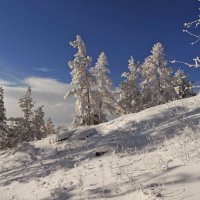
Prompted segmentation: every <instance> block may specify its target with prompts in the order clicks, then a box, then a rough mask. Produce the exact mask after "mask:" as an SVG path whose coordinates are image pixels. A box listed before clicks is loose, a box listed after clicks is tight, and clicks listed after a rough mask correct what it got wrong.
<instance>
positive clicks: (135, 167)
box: [0, 96, 200, 200]
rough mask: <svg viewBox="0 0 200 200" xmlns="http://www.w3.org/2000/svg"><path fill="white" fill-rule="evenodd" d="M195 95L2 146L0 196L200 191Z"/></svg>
mask: <svg viewBox="0 0 200 200" xmlns="http://www.w3.org/2000/svg"><path fill="white" fill-rule="evenodd" d="M199 120H200V96H196V97H192V98H188V99H183V100H178V101H174V102H171V103H168V104H164V105H160V106H156V107H153V108H149V109H146V110H144V111H142V112H139V113H136V114H129V115H124V116H122V117H119V118H117V119H115V120H112V121H109V122H107V123H103V124H100V125H97V126H90V127H80V128H77V129H71V130H63V131H62V132H60V133H59V134H58V135H54V136H50V137H48V138H45V139H43V140H40V141H35V142H31V143H24V144H22V145H21V146H20V147H19V148H17V149H14V150H10V151H1V152H0V200H8V199H9V200H11V199H16V200H17V199H18V200H22V199H25V200H26V199H30V200H32V199H33V200H39V199H41V200H47V199H52V200H53V199H57V200H61V199H63V200H65V199H70V200H77V199H84V200H85V199H113V200H117V199H119V200H121V199H125V200H126V199H127V200H129V199H134V200H135V199H136V200H153V199H156V200H159V199H169V200H172V199H173V200H174V199H190V200H199V199H200V190H199V187H200V176H199V174H200V132H199V130H200V124H199Z"/></svg>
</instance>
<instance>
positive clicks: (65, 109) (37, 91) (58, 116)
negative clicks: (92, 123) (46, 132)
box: [2, 77, 74, 125]
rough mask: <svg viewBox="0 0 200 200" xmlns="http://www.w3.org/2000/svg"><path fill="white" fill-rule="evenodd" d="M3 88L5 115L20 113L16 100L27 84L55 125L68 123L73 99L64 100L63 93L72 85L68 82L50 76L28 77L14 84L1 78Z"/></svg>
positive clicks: (70, 117) (23, 92) (72, 111)
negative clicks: (18, 84) (20, 83)
mask: <svg viewBox="0 0 200 200" xmlns="http://www.w3.org/2000/svg"><path fill="white" fill-rule="evenodd" d="M2 83H4V84H3V85H4V86H3V88H4V90H5V107H6V113H7V117H16V116H20V115H21V111H20V109H19V106H18V101H19V99H20V98H21V97H23V96H24V95H25V93H26V90H27V86H30V87H31V89H32V96H33V98H34V99H35V100H36V102H37V104H36V105H35V108H37V107H38V106H40V105H44V111H45V113H46V118H48V117H51V118H52V120H53V121H54V123H55V124H56V125H69V124H70V123H71V121H72V118H73V115H74V101H73V100H72V99H68V100H67V101H66V100H64V95H65V94H66V92H67V91H68V90H69V89H70V88H71V87H72V86H71V85H69V84H66V83H63V82H60V81H58V80H56V79H52V78H39V77H28V78H26V79H24V80H23V81H22V85H20V86H16V85H13V84H9V82H7V81H4V82H3V80H2Z"/></svg>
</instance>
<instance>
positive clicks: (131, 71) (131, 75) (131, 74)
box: [122, 56, 138, 80]
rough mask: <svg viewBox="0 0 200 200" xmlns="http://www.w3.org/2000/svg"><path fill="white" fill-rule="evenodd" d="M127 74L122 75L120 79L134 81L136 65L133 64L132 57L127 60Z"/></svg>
mask: <svg viewBox="0 0 200 200" xmlns="http://www.w3.org/2000/svg"><path fill="white" fill-rule="evenodd" d="M128 68H129V72H124V73H122V77H125V78H127V79H128V80H135V79H137V77H138V72H137V68H138V65H137V64H136V63H135V60H134V58H133V56H131V57H130V59H129V60H128Z"/></svg>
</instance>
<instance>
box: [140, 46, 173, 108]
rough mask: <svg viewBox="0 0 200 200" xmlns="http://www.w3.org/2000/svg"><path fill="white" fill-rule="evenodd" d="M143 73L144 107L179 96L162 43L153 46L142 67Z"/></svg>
mask: <svg viewBox="0 0 200 200" xmlns="http://www.w3.org/2000/svg"><path fill="white" fill-rule="evenodd" d="M141 75H142V83H141V86H142V90H143V103H144V108H147V107H152V106H155V105H159V104H162V103H166V102H168V101H170V100H173V99H175V98H177V96H176V93H175V90H174V88H173V81H172V80H173V78H172V72H171V70H170V68H169V67H168V63H167V60H166V58H165V54H164V48H163V46H162V44H160V43H156V44H155V45H154V46H153V48H152V51H151V55H150V56H149V57H147V58H146V59H145V62H144V64H143V65H142V67H141Z"/></svg>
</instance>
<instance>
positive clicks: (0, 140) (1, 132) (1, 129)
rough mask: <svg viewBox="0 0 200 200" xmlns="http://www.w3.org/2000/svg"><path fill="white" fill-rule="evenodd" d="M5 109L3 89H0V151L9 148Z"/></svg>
mask: <svg viewBox="0 0 200 200" xmlns="http://www.w3.org/2000/svg"><path fill="white" fill-rule="evenodd" d="M5 111H6V109H5V107H4V89H3V88H2V87H0V149H4V148H7V147H8V146H9V144H8V143H9V137H8V127H7V123H6V121H7V118H6V113H5Z"/></svg>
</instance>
